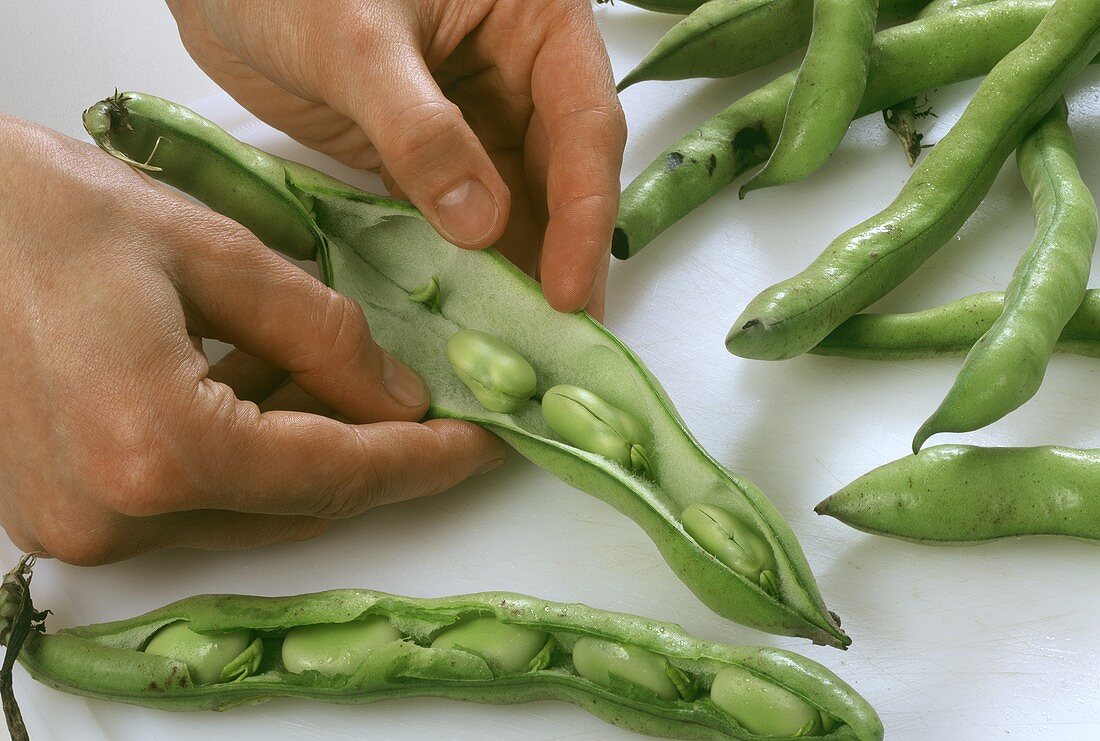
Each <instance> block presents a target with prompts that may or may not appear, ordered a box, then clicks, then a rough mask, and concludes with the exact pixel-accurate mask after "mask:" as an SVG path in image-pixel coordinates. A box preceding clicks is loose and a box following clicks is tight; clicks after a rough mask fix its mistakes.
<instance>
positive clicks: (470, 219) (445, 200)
mask: <svg viewBox="0 0 1100 741" xmlns="http://www.w3.org/2000/svg"><path fill="white" fill-rule="evenodd" d="M435 212H436V213H437V214H438V215H439V223H440V226H442V227H443V231H445V232H446V237H447V238H448V239H450V240H451V241H452V242H462V243H464V244H476V243H478V242H481V241H482V240H484V239H485V238H486V237H488V236H489V235H490V234H491V233H492V232H493V230H494V229H496V226H497V220H498V219H499V218H500V210H499V209H498V208H497V203H496V201H495V200H493V196H492V195H490V194H489V191H488V189H487V188H486V187H485V186H484V185H482V184H481V183H480V182H479V181H477V180H467V181H466V182H464V183H462V184H461V185H459V186H458V187H456V188H455V189H454V190H452V191H450V192H449V193H447V194H446V195H444V196H443V197H442V198H440V199H439V202H438V203H436V204H435Z"/></svg>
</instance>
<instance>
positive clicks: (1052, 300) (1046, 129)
mask: <svg viewBox="0 0 1100 741" xmlns="http://www.w3.org/2000/svg"><path fill="white" fill-rule="evenodd" d="M1067 115H1068V112H1067V110H1066V103H1065V101H1064V100H1059V102H1058V104H1057V105H1056V106H1055V107H1054V108H1053V109H1052V110H1051V111H1050V113H1048V114H1047V115H1046V116H1045V117H1044V118H1043V120H1042V121H1040V122H1039V125H1038V126H1036V127H1035V129H1034V130H1033V131H1032V132H1031V133H1030V134H1028V135H1027V136H1026V137H1024V140H1023V142H1021V143H1020V147H1019V149H1017V151H1016V159H1017V161H1018V162H1019V166H1020V174H1021V175H1022V176H1023V179H1024V183H1025V184H1026V185H1027V187H1028V190H1030V191H1031V198H1032V202H1033V204H1034V209H1035V237H1034V239H1033V240H1032V242H1031V246H1029V247H1028V249H1027V252H1025V253H1024V256H1023V257H1022V258H1021V259H1020V263H1019V265H1017V266H1016V271H1015V273H1014V274H1013V276H1012V280H1011V281H1010V282H1009V285H1008V289H1007V290H1006V291H1005V297H1004V311H1003V312H1002V313H1001V316H1000V317H998V319H997V321H996V322H994V324H993V326H992V327H990V328H989V331H988V332H986V333H985V334H984V335H982V337H981V339H979V340H978V341H977V342H976V343H975V344H974V347H973V348H972V349H971V350H970V352H969V353H968V354H967V356H966V360H965V361H964V362H963V367H962V369H961V370H960V371H959V375H958V376H957V377H956V378H955V382H954V384H953V385H952V386H951V389H950V390H949V391H948V392H947V396H946V397H945V398H944V400H943V401H942V402H941V403H940V406H939V408H938V409H936V411H935V412H933V413H932V416H931V417H929V418H928V420H927V421H926V422H925V423H924V424H923V425H921V427H920V429H919V430H918V431H917V434H916V437H914V438H913V452H914V453H915V452H917V451H918V450H920V448H921V446H922V445H923V444H924V443H925V441H926V440H927V439H928V438H929V437H931V436H932V435H935V434H936V433H939V432H969V431H970V430H976V429H979V428H981V427H985V426H986V425H988V424H992V423H993V422H996V421H997V420H998V419H1000V418H1001V417H1003V416H1005V415H1006V414H1008V413H1009V412H1011V411H1012V410H1014V409H1016V408H1017V407H1019V406H1020V405H1022V404H1023V403H1024V402H1026V401H1027V400H1028V399H1030V398H1031V397H1032V396H1034V395H1035V392H1036V391H1038V390H1039V385H1040V384H1041V383H1042V382H1043V376H1044V375H1045V374H1046V369H1047V363H1049V362H1050V355H1051V353H1053V352H1054V345H1055V343H1056V342H1057V341H1058V336H1059V334H1060V333H1061V332H1062V329H1063V328H1064V327H1065V326H1066V323H1067V322H1068V321H1069V320H1070V318H1071V317H1072V316H1073V315H1074V313H1075V312H1076V311H1077V309H1078V307H1080V306H1081V301H1082V300H1083V299H1084V297H1085V286H1086V284H1087V283H1088V279H1089V270H1090V268H1091V267H1092V251H1093V247H1094V246H1095V244H1096V230H1097V225H1096V202H1095V201H1094V200H1093V198H1092V194H1091V193H1090V192H1089V189H1088V186H1086V185H1085V183H1084V182H1083V181H1082V180H1081V173H1080V172H1078V170H1077V155H1076V153H1075V152H1074V148H1073V138H1072V137H1071V135H1070V130H1069V123H1068V122H1067V121H1066V117H1067Z"/></svg>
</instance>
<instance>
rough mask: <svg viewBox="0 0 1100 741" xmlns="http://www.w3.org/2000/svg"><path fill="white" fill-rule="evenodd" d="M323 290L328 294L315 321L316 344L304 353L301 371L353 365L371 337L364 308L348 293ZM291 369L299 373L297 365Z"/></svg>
mask: <svg viewBox="0 0 1100 741" xmlns="http://www.w3.org/2000/svg"><path fill="white" fill-rule="evenodd" d="M324 290H325V294H326V297H325V298H324V299H323V300H322V302H321V307H320V316H319V317H318V321H317V323H316V326H317V328H318V330H317V340H316V345H315V346H314V348H313V349H312V350H307V351H306V352H305V354H304V355H303V356H302V358H301V361H300V363H299V365H300V366H301V370H312V369H315V368H318V367H322V366H330V367H331V366H334V367H344V366H347V365H352V364H354V363H355V361H356V360H357V359H358V358H359V357H360V355H361V353H362V352H363V348H364V346H365V345H366V343H367V341H368V340H369V339H370V330H369V328H368V327H367V319H366V317H365V316H364V315H363V309H362V307H360V306H359V304H358V303H356V302H355V301H354V300H353V299H350V298H348V297H347V296H342V295H340V294H338V293H336V292H335V291H330V290H328V289H324ZM291 370H292V371H295V372H300V371H299V369H297V368H292V369H291Z"/></svg>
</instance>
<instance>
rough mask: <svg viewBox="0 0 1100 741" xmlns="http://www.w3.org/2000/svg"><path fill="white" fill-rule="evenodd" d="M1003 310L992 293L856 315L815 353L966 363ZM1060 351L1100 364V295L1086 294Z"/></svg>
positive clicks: (1057, 348) (1061, 338)
mask: <svg viewBox="0 0 1100 741" xmlns="http://www.w3.org/2000/svg"><path fill="white" fill-rule="evenodd" d="M1003 309H1004V294H1003V293H1000V292H998V291H987V292H985V293H975V294H973V295H970V296H966V297H964V298H960V299H958V300H956V301H952V302H951V303H948V304H944V305H943V306H936V307H933V308H931V309H925V310H923V311H915V312H912V313H909V314H856V315H855V316H853V317H851V318H849V319H847V320H845V322H844V323H843V324H841V325H840V326H839V327H837V328H836V329H834V330H833V331H832V332H830V333H829V336H828V337H826V338H825V339H823V340H822V341H821V343H820V344H818V345H817V346H816V347H814V349H812V350H810V352H812V353H814V354H816V355H837V356H841V357H846V358H860V359H864V360H915V359H919V358H947V357H962V356H964V355H966V354H967V353H968V352H970V348H971V347H973V346H974V343H975V342H977V341H978V339H979V338H980V337H981V336H982V335H984V334H985V333H986V332H987V331H988V330H989V328H990V327H992V326H993V323H994V322H996V321H997V317H999V316H1000V315H1001V312H1002V310H1003ZM1054 351H1055V352H1062V353H1072V354H1075V355H1085V356H1087V357H1090V358H1100V291H1097V290H1089V291H1085V300H1084V301H1082V302H1081V305H1080V306H1079V307H1078V309H1077V311H1076V312H1075V313H1074V314H1073V316H1072V317H1070V320H1069V321H1068V322H1066V326H1065V327H1064V328H1063V329H1062V334H1061V335H1060V336H1059V337H1058V341H1057V342H1056V343H1055V345H1054Z"/></svg>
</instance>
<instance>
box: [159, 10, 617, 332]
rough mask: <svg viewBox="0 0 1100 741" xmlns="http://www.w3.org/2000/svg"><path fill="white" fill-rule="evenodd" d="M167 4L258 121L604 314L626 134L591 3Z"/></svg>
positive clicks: (564, 297) (575, 305) (465, 242)
mask: <svg viewBox="0 0 1100 741" xmlns="http://www.w3.org/2000/svg"><path fill="white" fill-rule="evenodd" d="M168 4H169V7H170V8H171V9H172V12H173V14H174V15H175V17H176V20H177V22H178V23H179V26H180V33H181V37H182V39H183V42H184V45H185V46H186V47H187V48H188V50H189V51H190V52H191V54H192V56H193V57H194V58H195V60H196V61H197V62H198V63H199V65H200V66H201V67H202V68H203V70H205V71H206V73H207V74H209V75H210V76H211V77H212V78H213V79H214V80H215V81H216V82H217V83H218V84H219V85H221V86H222V87H223V88H225V89H226V90H227V91H228V92H229V93H230V94H231V95H233V96H234V97H235V98H236V99H237V100H239V101H240V102H241V103H242V104H243V105H244V106H245V107H247V108H249V109H250V110H251V111H252V112H253V113H255V114H256V115H257V116H258V117H260V118H262V119H263V120H265V121H267V122H268V123H270V124H272V125H273V126H275V127H276V128H279V129H281V130H283V131H285V132H287V133H288V134H290V135H291V136H293V137H295V138H296V139H298V140H299V141H301V142H302V143H304V144H306V145H308V146H310V147H313V148H315V149H318V150H320V151H322V152H326V153H328V154H330V155H332V156H333V157H336V158H337V159H339V160H341V161H343V162H345V163H346V164H349V165H351V166H353V167H360V168H374V167H380V168H381V170H382V174H383V177H384V178H385V180H386V182H387V184H389V185H390V186H391V188H392V189H393V190H394V192H395V193H396V194H397V195H399V196H401V197H405V198H408V199H410V200H411V201H412V202H413V203H415V204H416V205H417V206H418V207H419V208H420V210H421V211H423V212H424V214H425V215H426V216H427V217H428V219H429V221H431V222H432V224H433V225H434V226H435V227H436V228H437V229H438V230H439V232H440V233H441V234H442V235H443V236H445V237H447V238H448V239H450V241H452V242H454V243H455V244H457V245H459V246H461V247H483V246H486V245H489V244H492V243H494V242H497V241H498V239H499V240H500V243H499V245H498V246H499V247H500V248H501V250H502V251H503V252H504V253H505V254H506V255H508V257H510V258H511V259H512V261H513V262H515V263H516V264H518V265H519V266H520V267H522V268H523V269H524V270H526V271H527V272H529V273H531V274H533V275H536V276H537V277H539V278H540V280H541V281H542V282H543V284H544V287H545V291H546V296H547V299H548V300H549V301H550V303H551V304H552V305H553V306H554V307H555V308H557V309H559V310H562V311H572V310H576V309H579V308H582V307H585V306H588V308H589V310H590V311H593V312H594V313H596V314H597V315H598V314H600V313H602V309H603V296H604V282H605V280H606V271H607V261H608V254H609V249H610V245H611V231H612V228H613V225H614V219H615V213H616V211H617V209H618V196H619V168H620V165H621V162H622V152H623V147H624V144H625V138H626V127H625V123H624V119H623V114H622V109H621V108H620V107H619V104H618V101H617V98H616V97H615V90H614V83H613V79H612V74H611V65H610V63H609V61H608V59H607V54H606V51H605V50H604V48H603V45H602V42H601V40H600V37H599V33H598V31H597V29H596V26H595V22H594V20H593V18H592V12H591V8H590V6H589V3H588V2H587V0H539V1H538V2H530V1H529V0H495V1H494V0H470V1H468V2H459V1H457V0H371V2H363V1H361V0H359V1H356V0H345V1H344V2H316V1H313V2H302V0H274V1H272V0H169V3H168ZM471 182H473V183H476V184H477V185H475V186H470V187H467V184H468V183H471ZM441 204H442V205H441ZM544 234H545V239H542V237H543V235H544ZM540 244H541V248H540Z"/></svg>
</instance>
